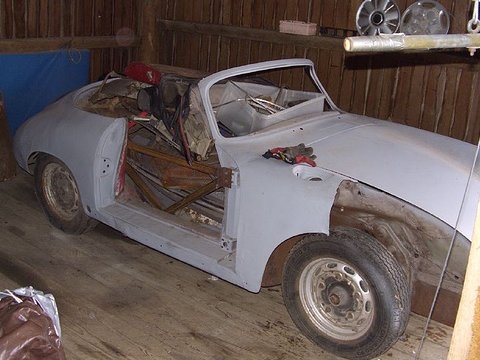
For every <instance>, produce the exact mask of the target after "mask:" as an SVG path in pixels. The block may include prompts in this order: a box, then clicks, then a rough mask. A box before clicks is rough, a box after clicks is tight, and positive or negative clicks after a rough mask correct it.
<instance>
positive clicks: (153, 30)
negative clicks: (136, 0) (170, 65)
mask: <svg viewBox="0 0 480 360" xmlns="http://www.w3.org/2000/svg"><path fill="white" fill-rule="evenodd" d="M161 3H162V1H160V0H150V1H143V2H142V5H141V6H142V7H141V11H140V12H139V15H140V16H139V21H138V23H139V24H141V25H140V31H141V33H140V38H141V40H142V41H141V44H140V48H139V60H140V61H143V62H145V63H158V62H160V40H161V36H160V28H159V27H158V26H157V17H156V15H157V14H158V12H159V9H160V6H161V5H162V4H161Z"/></svg>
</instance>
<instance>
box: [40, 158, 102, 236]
mask: <svg viewBox="0 0 480 360" xmlns="http://www.w3.org/2000/svg"><path fill="white" fill-rule="evenodd" d="M34 178H35V193H36V194H37V198H38V200H39V201H40V204H41V205H42V208H43V210H44V212H45V213H46V215H47V217H48V219H49V220H50V223H52V225H54V226H55V227H57V228H59V229H60V230H63V231H65V232H66V233H70V234H81V233H84V232H86V231H88V230H91V229H92V228H93V227H94V226H95V225H96V224H97V221H96V220H94V219H92V218H90V217H89V216H87V214H85V212H84V211H83V205H82V201H81V199H80V193H79V191H78V187H77V183H76V182H75V179H74V177H73V175H72V173H71V172H70V170H69V169H68V167H67V166H66V165H65V164H64V163H63V162H61V161H60V160H59V159H57V158H55V157H53V156H50V155H41V156H40V157H39V159H38V160H37V165H36V167H35V174H34Z"/></svg>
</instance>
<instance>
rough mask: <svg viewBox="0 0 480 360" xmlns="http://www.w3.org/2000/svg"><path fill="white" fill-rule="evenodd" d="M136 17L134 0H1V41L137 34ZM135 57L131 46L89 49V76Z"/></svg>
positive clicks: (94, 76)
mask: <svg viewBox="0 0 480 360" xmlns="http://www.w3.org/2000/svg"><path fill="white" fill-rule="evenodd" d="M137 17H138V16H137V1H136V0H110V1H106V0H0V40H1V39H32V38H35V39H37V38H38V39H45V38H57V37H66V38H71V37H80V36H117V35H122V34H125V32H130V33H132V34H136V32H137ZM134 56H135V50H134V49H131V48H105V49H93V50H91V67H90V76H91V79H92V80H96V79H97V78H99V77H100V76H101V75H103V74H105V73H108V72H109V71H110V70H113V69H115V70H117V71H120V70H123V69H124V67H125V66H126V64H128V62H130V61H132V59H133V58H134Z"/></svg>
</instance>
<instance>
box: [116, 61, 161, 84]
mask: <svg viewBox="0 0 480 360" xmlns="http://www.w3.org/2000/svg"><path fill="white" fill-rule="evenodd" d="M125 75H126V76H127V77H129V78H130V79H133V80H137V81H141V82H144V83H147V84H151V85H158V83H159V82H160V79H161V77H162V74H161V73H160V72H159V71H157V70H155V69H154V68H153V67H151V66H150V65H147V64H144V63H141V62H131V63H130V64H128V65H127V67H126V68H125Z"/></svg>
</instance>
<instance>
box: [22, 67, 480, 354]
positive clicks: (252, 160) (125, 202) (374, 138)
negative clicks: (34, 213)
mask: <svg viewBox="0 0 480 360" xmlns="http://www.w3.org/2000/svg"><path fill="white" fill-rule="evenodd" d="M475 150H476V148H475V147H474V146H473V145H471V144H468V143H465V142H461V141H458V140H454V139H452V138H448V137H445V136H441V135H437V134H434V133H430V132H427V131H423V130H419V129H416V128H412V127H408V126H404V125H400V124H395V123H392V122H388V121H382V120H378V119H373V118H369V117H365V116H359V115H354V114H349V113H346V112H343V111H341V110H340V109H339V108H338V107H337V106H336V105H335V104H334V103H333V102H332V100H331V99H330V97H329V96H328V94H327V93H326V91H325V89H324V88H323V86H322V85H321V84H320V81H319V80H318V78H317V76H316V74H315V70H314V66H313V63H312V62H311V61H310V60H307V59H284V60H275V61H267V62H261V63H258V64H250V65H245V66H240V67H236V68H232V69H228V70H223V71H220V72H217V73H214V74H212V75H209V76H206V77H204V78H202V79H198V78H193V77H186V76H184V75H181V74H179V73H162V74H161V80H160V81H159V82H156V83H154V84H149V83H148V82H144V81H140V80H138V79H132V78H128V77H125V76H112V77H108V78H107V79H105V80H104V81H102V82H97V83H94V84H90V85H88V86H86V87H84V88H81V89H79V90H77V91H76V92H73V93H70V94H68V95H66V96H64V97H63V98H61V99H60V100H58V101H57V102H55V103H54V104H52V105H50V106H48V107H47V108H46V109H44V110H43V111H42V112H40V113H39V114H37V115H35V116H34V117H33V118H31V119H29V120H28V121H27V122H26V123H25V124H24V125H23V126H22V127H21V128H20V129H19V130H18V132H17V134H16V135H15V155H16V159H17V161H18V163H19V165H20V166H21V167H22V168H23V169H25V170H26V171H28V172H30V173H32V174H34V180H35V191H36V193H37V197H38V199H39V201H40V203H41V204H42V207H43V209H44V211H45V213H46V215H47V216H48V218H49V220H50V221H51V223H52V224H53V225H55V226H56V227H58V228H60V229H62V230H64V231H66V232H69V233H77V234H78V233H82V232H84V231H87V230H90V229H92V228H93V226H94V225H95V223H96V222H97V221H100V222H103V223H105V224H108V225H109V226H111V227H113V228H115V229H117V230H119V231H121V232H122V233H123V234H125V235H127V236H129V237H130V238H132V239H134V240H136V241H138V242H140V243H142V244H145V245H147V246H149V247H151V248H153V249H156V250H158V251H161V252H162V253H165V254H167V255H170V256H172V257H174V258H177V259H179V260H181V261H184V262H186V263H188V264H191V265H193V266H195V267H197V268H200V269H202V270H205V271H207V272H209V273H211V274H214V275H215V276H218V277H219V278H222V279H224V280H226V281H229V282H231V283H233V284H236V285H238V286H240V287H243V288H245V289H247V290H248V291H251V292H258V291H259V290H260V288H261V287H262V286H274V285H279V284H281V286H282V294H283V298H284V301H285V305H286V307H287V309H288V311H289V314H290V316H291V317H292V319H293V321H294V322H295V324H296V325H297V326H298V328H299V329H300V331H301V332H302V333H303V334H304V335H305V336H306V337H308V338H309V339H310V340H311V341H313V342H314V343H316V344H318V345H319V346H320V347H322V348H324V349H326V350H327V351H330V352H332V353H335V354H336V355H338V356H342V357H345V358H350V359H370V358H374V357H377V356H379V355H380V354H382V353H384V352H385V351H387V350H388V349H389V348H390V347H391V346H392V345H393V344H394V343H395V342H396V341H397V340H398V338H399V337H400V336H401V335H402V334H403V332H404V330H405V327H406V324H407V321H408V317H409V313H410V310H411V309H412V310H414V311H415V306H414V304H415V303H416V302H415V299H416V298H417V297H425V296H426V297H427V298H428V296H431V295H432V293H428V294H426V293H424V292H422V291H424V290H425V289H432V288H433V287H434V286H436V285H437V283H438V279H439V277H440V273H441V270H442V268H443V264H444V262H445V259H446V257H447V253H448V252H449V246H450V244H451V241H452V239H454V240H455V242H454V243H453V244H454V245H453V247H452V249H451V254H450V257H449V259H450V260H449V262H448V267H447V271H446V273H445V275H444V279H443V282H442V287H443V288H444V290H446V291H448V292H449V293H452V294H457V295H458V294H459V293H460V292H461V288H462V283H463V278H464V273H465V266H466V261H467V256H468V251H469V247H470V239H471V236H472V232H473V224H474V217H475V212H476V206H477V201H478V195H479V189H480V187H479V183H478V175H477V173H476V171H473V170H472V168H473V164H474V161H475ZM449 306H451V307H452V308H453V310H452V311H453V312H455V308H454V305H449Z"/></svg>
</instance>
